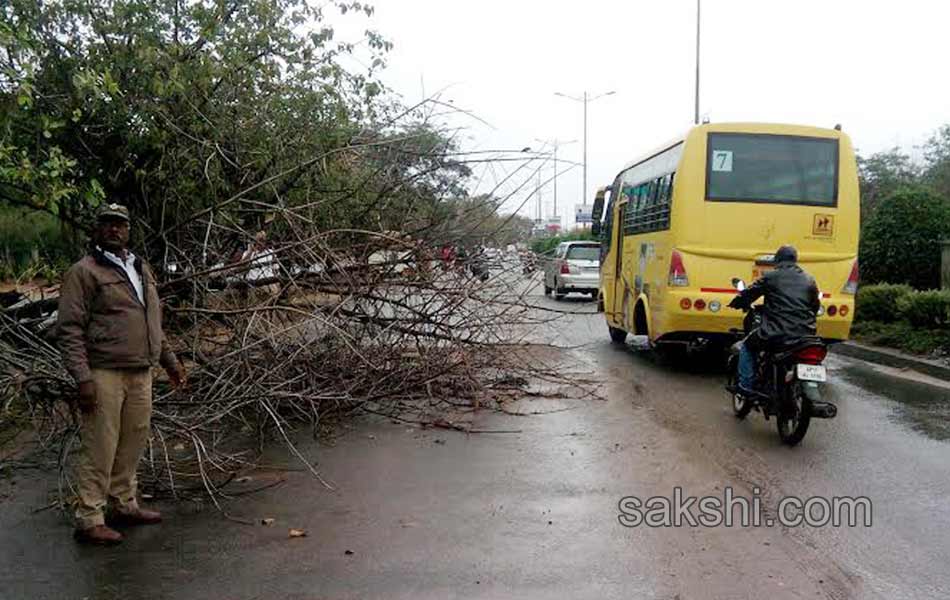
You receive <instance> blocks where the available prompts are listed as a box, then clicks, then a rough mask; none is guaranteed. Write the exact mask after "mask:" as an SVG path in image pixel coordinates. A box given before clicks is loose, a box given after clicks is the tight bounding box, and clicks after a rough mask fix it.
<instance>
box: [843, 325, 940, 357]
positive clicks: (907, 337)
mask: <svg viewBox="0 0 950 600" xmlns="http://www.w3.org/2000/svg"><path fill="white" fill-rule="evenodd" d="M851 337H852V338H853V339H855V340H858V341H860V342H865V343H867V344H873V345H875V346H887V347H889V348H897V349H899V350H904V351H907V352H913V353H915V354H933V353H935V352H938V353H943V354H946V353H947V352H948V351H950V330H939V329H938V330H934V329H920V328H917V327H914V326H913V325H911V324H910V323H908V322H907V321H898V322H897V323H881V322H879V321H861V322H855V323H854V325H852V326H851Z"/></svg>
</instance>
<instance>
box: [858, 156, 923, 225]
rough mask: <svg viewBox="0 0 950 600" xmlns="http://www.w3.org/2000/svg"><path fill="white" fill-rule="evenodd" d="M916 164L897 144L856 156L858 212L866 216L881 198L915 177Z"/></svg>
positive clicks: (916, 175)
mask: <svg viewBox="0 0 950 600" xmlns="http://www.w3.org/2000/svg"><path fill="white" fill-rule="evenodd" d="M919 178H920V167H919V166H917V165H915V164H914V163H913V161H912V160H911V158H910V156H908V155H907V154H905V153H904V152H903V151H902V150H901V149H900V148H898V147H894V148H891V149H890V150H885V151H883V152H876V153H874V154H872V155H871V156H869V157H867V158H864V157H863V156H858V182H859V184H860V188H861V213H862V215H863V216H864V218H865V219H867V218H869V217H870V216H871V215H872V214H873V213H874V211H875V210H876V209H877V207H878V206H879V205H880V203H881V200H883V199H884V198H886V197H888V196H890V195H892V194H893V193H894V192H896V191H897V190H899V189H900V188H902V187H905V186H908V185H913V184H915V183H917V182H918V181H919Z"/></svg>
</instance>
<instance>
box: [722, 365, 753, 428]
mask: <svg viewBox="0 0 950 600" xmlns="http://www.w3.org/2000/svg"><path fill="white" fill-rule="evenodd" d="M738 365H739V360H738V357H736V356H730V357H729V364H728V367H727V368H728V373H729V375H728V378H727V380H726V389H727V390H731V391H732V412H733V413H734V414H735V415H736V418H737V419H739V420H740V421H741V420H742V419H744V418H746V417H747V416H748V415H749V412H750V411H751V410H752V401H751V400H750V399H748V398H746V397H745V396H743V395H742V394H740V393H739V392H738V390H739V371H738Z"/></svg>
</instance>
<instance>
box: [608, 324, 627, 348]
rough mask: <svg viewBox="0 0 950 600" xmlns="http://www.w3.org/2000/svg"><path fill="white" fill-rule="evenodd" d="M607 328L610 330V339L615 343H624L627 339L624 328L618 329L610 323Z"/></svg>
mask: <svg viewBox="0 0 950 600" xmlns="http://www.w3.org/2000/svg"><path fill="white" fill-rule="evenodd" d="M607 330H608V331H609V332H610V341H612V342H613V343H615V344H622V343H623V342H624V340H626V339H627V332H626V331H624V330H623V329H617V328H616V327H611V326H610V325H608V326H607Z"/></svg>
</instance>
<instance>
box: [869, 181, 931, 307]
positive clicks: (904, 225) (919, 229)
mask: <svg viewBox="0 0 950 600" xmlns="http://www.w3.org/2000/svg"><path fill="white" fill-rule="evenodd" d="M948 238H950V199H947V198H945V197H941V196H938V195H936V194H934V193H933V192H932V191H930V190H928V189H926V188H920V187H918V188H905V189H902V190H900V191H898V192H897V193H895V194H894V195H892V196H890V197H889V198H887V200H886V201H885V202H883V203H882V204H881V206H880V207H878V209H877V210H876V211H875V212H874V214H873V215H871V218H870V219H868V221H867V222H866V223H865V225H864V228H863V231H862V238H861V247H860V256H861V268H862V276H863V278H864V279H865V280H866V281H868V282H871V283H875V282H890V283H906V284H908V285H911V286H913V287H915V288H917V289H930V288H936V287H939V285H940V242H941V241H942V240H944V239H948Z"/></svg>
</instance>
